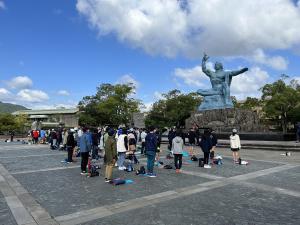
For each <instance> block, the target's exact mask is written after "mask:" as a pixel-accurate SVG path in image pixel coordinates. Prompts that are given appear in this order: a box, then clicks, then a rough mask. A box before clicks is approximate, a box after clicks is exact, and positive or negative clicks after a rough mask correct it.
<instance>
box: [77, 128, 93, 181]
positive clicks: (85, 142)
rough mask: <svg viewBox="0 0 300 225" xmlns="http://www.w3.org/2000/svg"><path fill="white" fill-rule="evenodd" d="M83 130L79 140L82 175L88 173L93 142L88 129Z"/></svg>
mask: <svg viewBox="0 0 300 225" xmlns="http://www.w3.org/2000/svg"><path fill="white" fill-rule="evenodd" d="M82 132H83V133H82V135H81V137H80V140H79V142H80V144H79V145H80V155H81V175H86V174H87V170H86V166H87V164H88V160H89V153H90V151H91V142H90V140H89V137H88V134H87V129H86V128H83V129H82Z"/></svg>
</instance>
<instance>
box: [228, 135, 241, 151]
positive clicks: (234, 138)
mask: <svg viewBox="0 0 300 225" xmlns="http://www.w3.org/2000/svg"><path fill="white" fill-rule="evenodd" d="M230 148H241V141H240V136H239V135H237V134H236V135H230Z"/></svg>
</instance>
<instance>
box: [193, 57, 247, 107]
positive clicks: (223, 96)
mask: <svg viewBox="0 0 300 225" xmlns="http://www.w3.org/2000/svg"><path fill="white" fill-rule="evenodd" d="M208 59H209V57H208V55H206V54H205V53H204V56H203V59H202V71H203V73H205V74H206V75H207V76H208V77H209V79H210V83H211V86H212V89H199V90H198V91H197V93H198V94H200V95H202V96H203V97H204V98H203V101H202V103H201V105H200V106H199V108H198V109H199V110H200V111H201V110H210V109H225V108H233V103H232V100H231V98H230V85H231V81H232V77H233V76H237V75H239V74H242V73H244V72H246V71H248V68H243V69H241V70H236V71H224V70H223V65H222V63H220V62H216V63H215V71H211V70H209V69H207V68H206V62H207V60H208Z"/></svg>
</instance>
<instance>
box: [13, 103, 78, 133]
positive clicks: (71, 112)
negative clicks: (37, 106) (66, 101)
mask: <svg viewBox="0 0 300 225" xmlns="http://www.w3.org/2000/svg"><path fill="white" fill-rule="evenodd" d="M12 114H13V115H26V116H28V120H29V123H30V124H32V128H31V129H41V128H43V129H45V128H55V127H60V126H63V127H78V120H79V109H78V108H74V109H45V110H20V111H16V112H14V113H12Z"/></svg>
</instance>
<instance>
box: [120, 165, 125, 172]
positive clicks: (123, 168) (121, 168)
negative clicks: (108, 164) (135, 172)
mask: <svg viewBox="0 0 300 225" xmlns="http://www.w3.org/2000/svg"><path fill="white" fill-rule="evenodd" d="M118 169H119V170H122V171H123V170H126V167H125V166H119V168H118Z"/></svg>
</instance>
